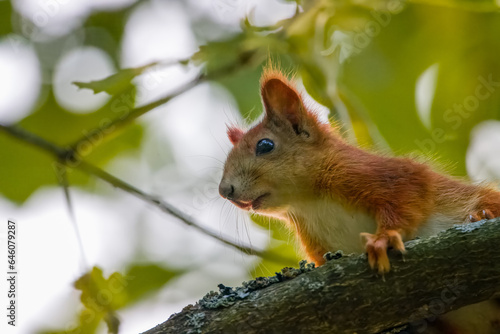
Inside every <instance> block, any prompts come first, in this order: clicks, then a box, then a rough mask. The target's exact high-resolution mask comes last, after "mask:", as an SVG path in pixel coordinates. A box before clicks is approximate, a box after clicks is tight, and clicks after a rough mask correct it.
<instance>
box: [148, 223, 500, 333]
mask: <svg viewBox="0 0 500 334" xmlns="http://www.w3.org/2000/svg"><path fill="white" fill-rule="evenodd" d="M405 245H406V249H407V253H406V254H405V256H404V259H403V256H402V255H401V254H397V253H395V252H390V259H391V264H392V270H391V272H390V273H388V274H386V275H385V277H381V276H378V275H376V274H375V273H374V272H373V271H372V270H371V269H369V267H368V264H367V260H366V256H365V255H360V256H354V255H351V256H344V257H342V258H340V259H337V260H331V261H329V262H327V263H326V264H325V265H323V266H321V267H319V268H317V269H315V270H312V271H310V272H306V273H304V274H301V275H299V276H298V277H296V278H294V279H291V280H288V281H285V282H280V283H277V284H274V285H272V286H269V287H267V288H265V289H262V290H258V291H254V292H252V293H250V294H249V296H248V297H247V298H245V299H243V300H238V301H237V302H236V303H235V304H234V305H231V306H229V307H226V308H220V309H215V310H209V309H205V308H203V307H202V306H200V305H198V304H197V305H194V306H188V307H186V308H185V309H184V310H182V312H180V313H177V314H175V315H172V316H171V317H170V319H168V320H167V321H165V322H164V323H162V324H160V325H158V326H156V327H155V328H152V329H150V330H148V331H147V332H145V334H167V333H169V334H170V333H171V334H180V333H214V334H215V333H220V334H222V333H223V334H232V333H234V334H243V333H248V334H250V333H252V334H253V333H266V334H272V333H276V334H286V333H294V334H295V333H336V334H338V333H377V332H380V331H383V330H385V329H387V328H392V327H395V326H399V325H402V324H405V323H409V322H413V321H418V320H419V319H425V318H429V317H430V318H429V319H430V320H429V321H432V319H433V318H435V317H436V316H438V315H440V314H444V313H446V312H448V311H450V310H454V309H457V308H460V307H462V306H465V305H469V304H473V303H477V302H480V301H483V300H487V299H490V298H492V297H493V296H497V295H498V294H499V293H500V218H497V219H493V220H490V221H487V222H477V223H472V224H467V225H461V226H456V227H454V228H451V229H449V230H447V231H445V232H442V233H440V234H439V235H438V236H434V237H430V238H426V239H419V240H413V241H410V242H407V243H406V244H405ZM420 321H421V320H420ZM424 325H425V324H424Z"/></svg>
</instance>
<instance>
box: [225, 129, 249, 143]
mask: <svg viewBox="0 0 500 334" xmlns="http://www.w3.org/2000/svg"><path fill="white" fill-rule="evenodd" d="M244 135H245V133H244V132H243V130H241V129H240V128H237V127H235V126H228V127H227V136H228V138H229V141H230V142H231V144H233V145H236V144H237V143H238V142H239V141H240V140H241V138H243V136H244Z"/></svg>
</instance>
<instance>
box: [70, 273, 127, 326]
mask: <svg viewBox="0 0 500 334" xmlns="http://www.w3.org/2000/svg"><path fill="white" fill-rule="evenodd" d="M126 285H127V281H126V279H125V277H123V275H121V274H120V273H113V274H111V275H110V276H109V278H108V279H105V278H104V277H103V275H102V270H101V269H99V268H98V267H94V268H93V269H92V271H91V272H89V273H86V274H85V275H83V276H82V277H80V278H79V279H78V280H77V281H76V282H75V288H76V289H78V290H80V291H81V292H82V294H81V296H80V300H81V302H82V304H83V305H84V306H85V308H86V310H87V311H88V312H89V313H90V314H94V315H95V318H98V319H105V322H106V324H107V325H108V331H109V332H110V333H118V327H119V323H120V321H119V320H118V318H117V317H116V315H115V310H117V309H118V308H120V307H123V306H124V305H125V303H126V299H127V297H126V293H125V287H126Z"/></svg>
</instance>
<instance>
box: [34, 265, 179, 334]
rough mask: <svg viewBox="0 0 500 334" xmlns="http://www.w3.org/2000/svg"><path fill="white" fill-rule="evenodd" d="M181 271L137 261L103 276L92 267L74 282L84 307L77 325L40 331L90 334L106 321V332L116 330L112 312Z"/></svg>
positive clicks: (115, 316) (144, 294) (164, 282)
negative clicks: (123, 269)
mask: <svg viewBox="0 0 500 334" xmlns="http://www.w3.org/2000/svg"><path fill="white" fill-rule="evenodd" d="M182 273H183V271H179V270H171V269H168V268H164V267H161V266H158V265H155V264H146V265H144V264H138V265H133V266H131V267H130V268H129V269H128V270H127V272H126V274H124V275H122V274H120V273H118V272H115V273H112V274H111V275H110V276H109V278H108V279H106V278H104V276H103V272H102V270H101V269H100V268H98V267H94V268H92V270H91V271H90V272H88V273H86V274H84V275H83V276H81V277H80V278H79V279H78V280H77V281H76V282H75V288H76V289H78V290H80V291H81V292H82V293H81V296H80V300H81V302H82V304H83V305H84V306H85V310H83V311H82V312H81V313H80V315H79V318H78V324H77V326H75V327H74V328H71V329H69V330H65V331H44V332H42V333H44V334H60V333H61V334H62V333H74V334H77V333H85V334H93V333H95V331H96V329H97V327H98V325H99V323H100V322H101V321H104V322H105V323H106V325H107V327H108V331H109V333H118V329H119V325H120V320H119V319H118V317H117V315H116V311H118V310H120V309H122V308H124V307H128V306H131V305H133V304H134V303H136V302H138V301H139V300H141V299H142V298H145V297H147V296H148V295H149V294H152V293H155V292H157V291H158V290H160V289H161V288H163V286H165V284H167V283H168V282H169V281H170V280H172V279H173V278H175V277H178V276H179V275H181V274H182Z"/></svg>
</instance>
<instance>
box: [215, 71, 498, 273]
mask: <svg viewBox="0 0 500 334" xmlns="http://www.w3.org/2000/svg"><path fill="white" fill-rule="evenodd" d="M260 92H261V96H262V101H263V104H264V108H265V116H264V118H263V119H262V121H261V122H260V123H259V124H257V125H256V126H254V127H253V128H251V129H250V130H248V131H246V132H244V131H243V130H241V129H239V128H237V127H229V128H228V131H227V133H228V136H229V139H230V141H231V143H232V144H233V148H232V150H231V152H230V153H229V155H228V157H227V160H226V163H225V165H224V174H223V177H222V180H221V182H220V185H219V193H220V195H221V196H222V197H224V198H226V199H228V200H230V201H231V202H232V203H233V204H235V205H236V206H238V207H240V208H241V209H244V210H248V211H253V212H255V213H258V214H262V215H266V216H271V217H275V218H278V219H281V220H283V221H285V222H287V223H288V225H289V226H290V227H291V228H292V229H294V230H295V231H296V234H297V236H298V239H299V240H300V242H301V244H302V246H303V249H304V251H305V253H306V255H307V257H308V259H309V260H310V261H312V262H314V263H315V264H316V265H322V264H323V263H324V262H325V260H324V258H323V255H324V254H325V253H326V252H328V251H336V250H338V249H342V250H343V251H345V252H349V253H350V252H357V253H361V252H363V251H366V252H367V254H368V262H369V264H370V266H371V267H372V268H374V269H376V270H377V271H378V272H379V273H382V274H383V273H386V272H388V271H389V270H390V263H389V259H388V257H387V249H388V248H389V247H393V248H394V249H396V250H399V251H401V252H404V250H405V247H404V244H403V240H406V239H411V238H414V237H416V236H429V235H432V234H436V233H437V232H438V231H441V230H443V229H446V228H448V227H451V226H452V225H453V224H456V223H459V222H471V221H477V220H480V219H485V218H488V219H489V218H494V217H498V216H500V192H498V191H496V190H495V189H493V188H489V187H486V186H482V185H473V184H470V183H466V182H463V181H459V180H456V179H453V178H451V177H449V176H446V175H443V174H441V173H438V172H436V171H434V170H432V169H431V168H430V167H429V166H427V165H425V164H422V163H419V162H416V161H414V160H412V159H409V158H401V157H388V156H383V155H379V154H374V153H371V152H368V151H365V150H362V149H360V148H358V147H355V146H353V145H350V144H348V143H347V142H346V141H345V140H344V139H343V138H342V137H341V136H340V134H339V133H338V131H337V130H335V129H334V128H332V126H331V125H330V124H326V123H322V122H320V121H319V120H318V117H317V115H316V114H315V113H314V112H313V111H311V110H310V109H309V108H308V107H307V106H306V105H305V104H304V102H303V99H302V98H301V95H300V94H299V93H298V91H297V89H296V88H295V86H294V85H293V84H292V83H291V82H290V81H288V79H287V78H286V76H285V75H283V74H282V73H281V72H280V71H278V70H275V69H267V70H266V71H265V72H264V74H263V76H262V79H261V86H260ZM360 235H361V237H362V239H364V247H363V244H362V243H361V242H360V241H359V239H360Z"/></svg>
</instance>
